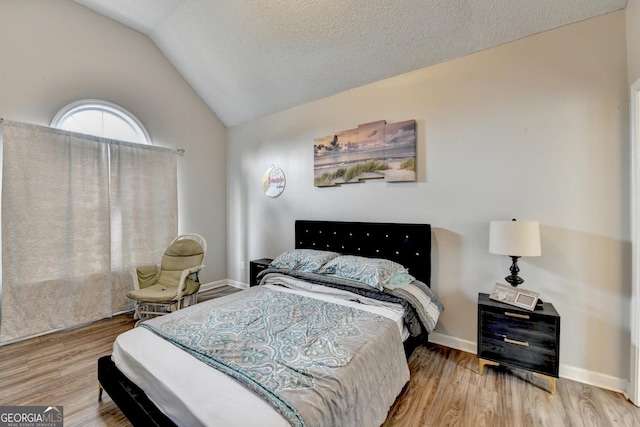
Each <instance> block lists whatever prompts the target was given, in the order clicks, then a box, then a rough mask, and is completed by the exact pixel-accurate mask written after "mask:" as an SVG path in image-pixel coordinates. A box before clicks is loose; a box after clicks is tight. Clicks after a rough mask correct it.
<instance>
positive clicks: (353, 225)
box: [98, 220, 431, 427]
mask: <svg viewBox="0 0 640 427" xmlns="http://www.w3.org/2000/svg"><path fill="white" fill-rule="evenodd" d="M295 239H296V240H295V247H296V248H297V249H322V250H331V251H336V252H341V253H343V254H353V255H360V256H369V257H377V258H387V259H390V260H393V261H396V262H399V263H401V264H403V265H404V266H406V267H407V268H408V269H409V272H410V273H411V274H412V275H413V276H414V277H415V278H417V279H418V280H420V281H422V282H424V283H426V284H427V285H430V276H431V226H430V225H429V224H399V223H368V222H340V221H302V220H298V221H296V222H295ZM427 338H428V337H427V335H426V334H425V335H421V336H419V337H410V338H409V339H407V340H406V341H405V343H404V348H405V353H406V356H407V359H408V358H409V356H410V355H411V353H412V352H413V350H414V349H415V348H416V347H417V346H418V345H420V344H421V343H426V342H427ZM98 382H99V385H100V397H101V396H102V390H103V389H104V390H105V391H106V392H107V393H108V394H109V396H110V397H111V399H112V400H113V402H114V403H115V404H116V405H117V406H118V408H120V410H121V411H122V413H123V414H124V415H125V416H126V417H127V418H128V419H129V421H131V423H132V424H133V425H134V426H141V427H146V426H175V425H176V424H175V423H173V421H171V420H170V419H169V418H167V416H166V415H164V414H163V413H162V411H160V409H158V408H157V407H156V406H155V405H154V404H153V402H151V400H149V398H148V397H147V396H146V394H145V393H144V391H143V390H141V389H140V388H139V387H138V386H137V385H135V384H134V383H133V382H132V381H130V380H129V379H128V378H127V377H126V376H125V375H124V374H123V373H122V372H120V371H119V370H118V368H117V367H116V366H115V364H114V363H113V361H112V360H111V356H110V355H108V356H103V357H101V358H99V359H98Z"/></svg>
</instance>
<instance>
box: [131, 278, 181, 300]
mask: <svg viewBox="0 0 640 427" xmlns="http://www.w3.org/2000/svg"><path fill="white" fill-rule="evenodd" d="M177 293H178V288H175V287H173V286H165V285H161V284H159V283H157V284H155V285H152V286H149V287H147V288H144V289H140V290H135V291H129V292H127V296H128V297H129V298H131V299H135V300H138V301H145V302H171V301H173V300H174V299H175V297H176V295H177Z"/></svg>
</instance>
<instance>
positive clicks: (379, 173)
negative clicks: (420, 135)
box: [313, 120, 416, 187]
mask: <svg viewBox="0 0 640 427" xmlns="http://www.w3.org/2000/svg"><path fill="white" fill-rule="evenodd" d="M313 159H314V162H313V164H314V185H315V186H316V187H330V186H334V185H338V184H349V183H356V182H360V181H361V180H364V179H375V178H379V179H384V180H385V181H388V182H406V181H415V180H416V166H415V165H416V121H415V120H407V121H404V122H399V123H392V124H386V121H384V120H380V121H377V122H372V123H367V124H363V125H359V126H358V128H357V129H351V130H346V131H341V132H336V133H335V134H334V135H329V136H324V137H320V138H316V139H315V140H314V142H313Z"/></svg>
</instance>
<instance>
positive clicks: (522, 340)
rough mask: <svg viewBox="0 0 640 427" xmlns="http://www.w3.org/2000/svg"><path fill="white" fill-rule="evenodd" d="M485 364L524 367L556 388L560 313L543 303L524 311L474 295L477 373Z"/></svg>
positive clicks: (553, 391)
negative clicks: (476, 326)
mask: <svg viewBox="0 0 640 427" xmlns="http://www.w3.org/2000/svg"><path fill="white" fill-rule="evenodd" d="M485 365H495V366H498V365H504V366H509V367H512V368H519V369H524V370H527V371H530V372H532V373H533V374H534V375H536V376H538V377H541V378H545V379H547V380H548V381H549V382H550V384H551V393H552V394H553V393H555V391H556V379H557V378H558V367H559V365H560V315H559V314H558V312H557V311H556V309H555V308H554V307H553V305H552V304H550V303H548V302H546V303H544V304H543V305H542V310H535V311H528V310H524V309H521V308H518V307H514V306H512V305H509V304H504V303H501V302H498V301H494V300H492V299H489V294H479V295H478V373H479V374H480V375H482V371H483V369H484V366H485Z"/></svg>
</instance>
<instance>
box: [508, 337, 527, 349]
mask: <svg viewBox="0 0 640 427" xmlns="http://www.w3.org/2000/svg"><path fill="white" fill-rule="evenodd" d="M504 342H506V343H509V344H515V345H521V346H523V347H529V343H528V342H526V341H518V340H512V339H511V338H507V337H504Z"/></svg>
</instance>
